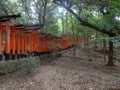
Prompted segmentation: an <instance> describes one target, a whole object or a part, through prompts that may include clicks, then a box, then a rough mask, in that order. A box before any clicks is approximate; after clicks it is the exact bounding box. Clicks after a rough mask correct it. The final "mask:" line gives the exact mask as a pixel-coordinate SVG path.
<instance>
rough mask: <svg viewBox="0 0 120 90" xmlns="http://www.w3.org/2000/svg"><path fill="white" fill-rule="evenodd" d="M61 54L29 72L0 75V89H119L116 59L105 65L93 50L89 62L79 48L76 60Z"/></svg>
mask: <svg viewBox="0 0 120 90" xmlns="http://www.w3.org/2000/svg"><path fill="white" fill-rule="evenodd" d="M62 53H63V55H62V57H60V58H58V59H57V60H54V61H52V62H50V63H47V64H44V65H42V66H40V67H39V68H37V69H36V70H35V71H34V72H32V73H31V74H25V73H23V72H21V71H17V72H15V73H12V74H8V75H6V76H1V77H0V90H120V76H118V75H120V63H119V62H116V65H117V66H116V67H106V66H104V64H105V62H104V59H103V55H102V54H100V53H99V52H94V51H92V52H91V61H89V60H88V55H89V53H88V50H87V49H84V48H80V47H78V48H77V51H76V57H77V58H76V60H74V58H73V54H72V52H71V50H65V51H63V52H62ZM48 59H51V58H50V57H48ZM52 59H53V58H52ZM45 60H46V59H45Z"/></svg>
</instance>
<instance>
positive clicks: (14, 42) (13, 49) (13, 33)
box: [11, 27, 16, 60]
mask: <svg viewBox="0 0 120 90" xmlns="http://www.w3.org/2000/svg"><path fill="white" fill-rule="evenodd" d="M11 33H12V60H14V59H15V54H16V53H15V51H16V38H15V36H16V31H15V28H14V27H12V32H11Z"/></svg>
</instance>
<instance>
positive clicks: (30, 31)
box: [0, 14, 74, 61]
mask: <svg viewBox="0 0 120 90" xmlns="http://www.w3.org/2000/svg"><path fill="white" fill-rule="evenodd" d="M18 17H21V15H20V14H16V15H8V16H0V61H2V60H15V59H19V58H24V57H28V55H29V54H31V53H34V54H35V55H40V54H41V53H46V52H51V51H52V49H53V47H52V46H51V45H50V43H53V42H54V43H57V44H58V45H60V46H61V48H60V49H56V50H63V49H66V48H68V47H71V46H72V45H73V44H74V40H73V38H72V35H70V34H63V35H61V37H59V38H58V37H52V36H49V35H47V34H46V33H43V32H42V31H41V30H40V29H41V28H42V27H43V26H44V25H43V24H32V25H23V24H16V23H15V21H14V20H15V19H16V18H18Z"/></svg>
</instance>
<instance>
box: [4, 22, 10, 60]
mask: <svg viewBox="0 0 120 90" xmlns="http://www.w3.org/2000/svg"><path fill="white" fill-rule="evenodd" d="M5 47H6V48H5V49H6V50H5V53H6V54H5V60H10V26H9V21H7V23H6V40H5Z"/></svg>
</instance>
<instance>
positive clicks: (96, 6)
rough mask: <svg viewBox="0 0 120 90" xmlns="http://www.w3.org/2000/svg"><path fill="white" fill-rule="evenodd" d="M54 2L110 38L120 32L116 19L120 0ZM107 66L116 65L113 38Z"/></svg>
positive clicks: (59, 0) (81, 21)
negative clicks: (95, 19)
mask: <svg viewBox="0 0 120 90" xmlns="http://www.w3.org/2000/svg"><path fill="white" fill-rule="evenodd" d="M53 3H55V4H57V5H59V6H61V7H63V8H65V9H66V10H67V11H69V12H70V13H71V14H72V15H73V16H75V18H76V19H77V20H78V21H79V22H80V24H81V25H83V26H87V27H89V28H92V29H94V30H96V31H99V32H101V33H103V34H107V35H108V36H109V37H110V38H111V37H115V36H117V35H119V34H120V29H119V28H120V26H119V24H120V21H119V20H117V19H116V18H117V17H119V8H120V4H119V0H115V1H113V0H92V1H91V0H53ZM93 18H97V19H98V20H97V21H94V20H93ZM98 22H101V23H100V24H99V23H98ZM107 66H114V63H113V42H112V41H111V40H109V57H108V62H107Z"/></svg>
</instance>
